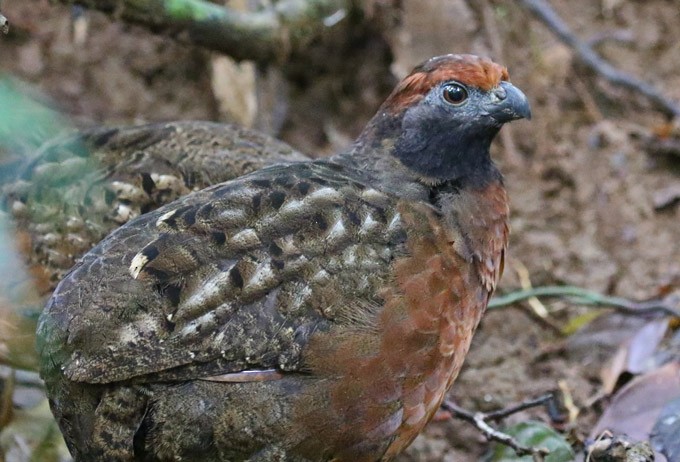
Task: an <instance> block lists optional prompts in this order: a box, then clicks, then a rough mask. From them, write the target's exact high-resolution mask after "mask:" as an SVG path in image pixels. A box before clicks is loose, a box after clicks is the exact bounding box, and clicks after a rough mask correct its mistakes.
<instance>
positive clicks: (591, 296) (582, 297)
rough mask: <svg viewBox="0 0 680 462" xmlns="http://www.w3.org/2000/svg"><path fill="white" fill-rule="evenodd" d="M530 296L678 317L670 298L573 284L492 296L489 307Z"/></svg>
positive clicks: (622, 310) (509, 303) (636, 312)
mask: <svg viewBox="0 0 680 462" xmlns="http://www.w3.org/2000/svg"><path fill="white" fill-rule="evenodd" d="M531 297H569V298H573V299H575V301H576V302H577V303H580V304H583V305H592V306H601V307H610V308H614V309H615V310H616V311H618V312H620V313H624V314H631V315H636V316H642V315H647V314H654V313H663V314H667V315H670V316H674V317H680V311H678V310H677V309H676V308H674V307H673V301H672V299H671V298H666V299H663V300H650V301H646V302H634V301H631V300H627V299H625V298H620V297H612V296H610V295H603V294H600V293H597V292H593V291H590V290H586V289H583V288H581V287H574V286H544V287H534V288H531V289H526V290H518V291H516V292H511V293H509V294H506V295H502V296H499V297H494V298H493V299H491V301H490V302H489V308H490V309H491V308H500V307H503V306H507V305H512V304H513V303H516V302H519V301H521V300H526V299H528V298H531Z"/></svg>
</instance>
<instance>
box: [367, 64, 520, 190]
mask: <svg viewBox="0 0 680 462" xmlns="http://www.w3.org/2000/svg"><path fill="white" fill-rule="evenodd" d="M530 117H531V109H530V107H529V103H528V101H527V98H526V96H525V95H524V93H522V91H520V90H519V89H518V88H517V87H515V86H514V85H512V84H511V83H510V82H509V81H508V71H507V69H506V68H505V67H503V66H501V65H499V64H496V63H494V62H492V61H490V60H488V59H485V58H480V57H477V56H473V55H445V56H439V57H436V58H432V59H430V60H428V61H426V62H425V63H423V64H421V65H420V66H418V67H416V68H415V69H414V70H413V71H412V72H411V74H409V75H408V76H407V77H406V78H404V80H402V81H401V82H400V83H399V84H398V85H397V87H396V88H395V89H394V91H393V92H392V94H391V95H390V96H389V97H388V98H387V100H386V101H385V103H384V104H383V105H382V106H381V108H380V110H379V111H378V113H377V114H376V116H375V117H374V118H373V119H372V120H371V122H370V123H369V125H368V127H367V129H366V131H365V132H364V134H363V135H362V137H360V139H359V143H360V144H363V145H365V146H366V145H369V144H370V145H372V147H373V148H374V149H375V148H379V147H382V148H387V149H388V151H389V152H390V153H391V154H392V155H393V156H395V157H396V158H397V159H399V161H400V162H401V163H402V164H403V165H404V166H406V167H407V168H408V169H409V170H411V171H413V172H414V173H416V174H417V175H419V176H420V177H421V178H423V179H426V180H428V181H433V182H439V181H449V180H462V181H464V180H466V179H470V180H472V181H475V182H477V180H478V181H484V176H485V175H487V174H488V171H489V169H493V163H492V161H491V159H490V157H489V145H490V143H491V141H492V139H493V138H494V136H495V135H496V134H497V133H498V131H499V130H500V128H501V126H502V125H503V124H505V123H506V122H510V121H512V120H516V119H521V118H530ZM494 171H495V170H494Z"/></svg>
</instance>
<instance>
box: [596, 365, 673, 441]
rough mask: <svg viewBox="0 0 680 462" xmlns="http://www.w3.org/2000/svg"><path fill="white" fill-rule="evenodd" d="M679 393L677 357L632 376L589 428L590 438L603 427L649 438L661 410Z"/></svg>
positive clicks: (597, 433)
mask: <svg viewBox="0 0 680 462" xmlns="http://www.w3.org/2000/svg"><path fill="white" fill-rule="evenodd" d="M679 397H680V361H674V362H670V363H668V364H666V365H665V366H663V367H660V368H658V369H655V370H653V371H652V372H649V373H647V374H644V375H641V376H639V377H636V378H635V379H633V380H631V381H630V382H629V383H628V384H627V385H626V386H624V387H623V388H621V390H619V392H618V393H617V394H616V395H615V396H614V399H613V400H612V402H611V404H610V405H609V407H608V408H607V409H606V410H605V411H604V413H603V414H602V417H600V420H599V422H598V423H597V424H596V425H595V427H594V428H593V429H592V431H591V433H590V436H591V438H595V437H597V435H599V434H601V433H602V432H603V431H604V430H610V431H611V432H613V433H625V434H626V435H628V436H630V437H631V438H632V439H635V440H639V441H646V440H649V437H650V433H651V431H652V428H653V427H654V424H655V423H656V421H657V419H658V418H659V415H660V413H661V410H662V409H663V407H664V406H665V405H666V404H667V403H669V402H670V401H672V400H674V399H677V398H679Z"/></svg>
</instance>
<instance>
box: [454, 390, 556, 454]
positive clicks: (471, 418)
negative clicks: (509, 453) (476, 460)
mask: <svg viewBox="0 0 680 462" xmlns="http://www.w3.org/2000/svg"><path fill="white" fill-rule="evenodd" d="M552 399H553V395H552V393H549V394H547V395H543V396H541V397H539V398H536V399H532V400H528V401H524V402H522V403H520V404H517V405H515V406H511V407H508V408H505V409H499V410H497V411H493V412H489V413H483V412H470V411H468V410H467V409H463V408H462V407H460V406H458V405H456V404H454V403H452V402H451V401H448V400H447V401H444V402H443V403H442V408H444V409H445V410H447V411H449V412H450V413H451V415H452V416H453V417H455V418H458V419H461V420H464V421H466V422H468V423H471V424H472V425H474V426H475V428H477V429H478V430H479V431H480V432H481V433H482V434H483V435H484V436H485V437H486V438H487V439H489V440H492V441H497V442H499V443H501V444H503V445H505V446H509V447H511V448H512V449H513V450H514V451H515V453H516V454H517V455H518V456H520V457H521V456H528V455H531V456H533V457H534V460H543V456H545V455H547V454H548V451H547V450H546V449H544V448H535V447H532V446H524V445H523V444H521V443H520V442H519V441H517V440H516V439H515V438H513V437H512V436H510V435H508V434H507V433H503V432H501V431H499V430H496V429H495V428H493V427H492V426H491V425H489V424H488V423H487V420H500V419H502V418H504V417H507V416H509V415H511V414H515V413H517V412H519V411H523V410H525V409H529V408H532V407H536V406H541V405H543V404H545V403H547V402H548V401H550V400H552Z"/></svg>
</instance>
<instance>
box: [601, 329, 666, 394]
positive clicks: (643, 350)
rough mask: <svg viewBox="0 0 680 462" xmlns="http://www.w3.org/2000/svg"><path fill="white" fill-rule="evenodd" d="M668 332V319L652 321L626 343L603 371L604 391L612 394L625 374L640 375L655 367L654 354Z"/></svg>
mask: <svg viewBox="0 0 680 462" xmlns="http://www.w3.org/2000/svg"><path fill="white" fill-rule="evenodd" d="M667 330H668V319H657V320H654V321H650V322H648V323H647V324H645V325H644V326H642V328H641V329H640V330H638V331H637V332H636V333H635V335H633V336H632V337H630V338H629V339H628V340H627V341H626V342H624V343H623V344H622V345H621V347H619V349H618V351H617V352H616V354H615V355H614V357H613V358H612V360H611V362H610V363H609V365H608V366H607V367H605V368H604V369H603V370H602V373H601V378H602V384H603V387H604V390H605V391H606V392H607V393H612V392H613V391H614V390H615V389H616V385H617V384H618V382H619V378H620V377H621V375H622V374H624V373H629V374H632V375H638V374H641V373H643V372H646V371H648V370H650V369H651V368H653V367H654V366H655V364H654V360H653V354H654V352H655V351H656V349H657V347H658V346H659V344H660V343H661V340H663V337H664V335H665V334H666V331H667Z"/></svg>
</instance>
